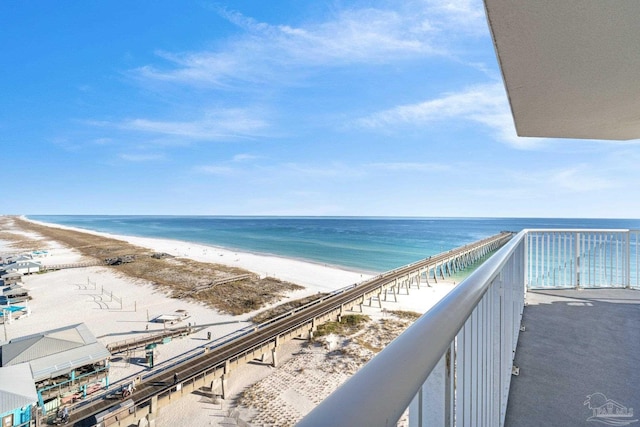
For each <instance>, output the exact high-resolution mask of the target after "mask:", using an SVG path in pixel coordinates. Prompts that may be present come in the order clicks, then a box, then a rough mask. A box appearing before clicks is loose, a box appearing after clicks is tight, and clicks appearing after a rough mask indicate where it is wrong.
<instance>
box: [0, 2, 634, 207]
mask: <svg viewBox="0 0 640 427" xmlns="http://www.w3.org/2000/svg"><path fill="white" fill-rule="evenodd" d="M0 28H1V29H2V30H1V32H0V51H1V52H2V67H0V91H1V93H2V97H1V101H0V144H1V147H2V154H1V158H2V162H1V164H2V170H3V177H4V188H5V197H3V202H2V205H1V206H2V207H1V208H0V213H4V214H185V215H371V216H384V215H390V216H490V217H494V216H518V217H622V218H637V217H638V212H639V211H640V201H639V200H640V199H639V197H638V195H639V191H638V189H637V183H639V182H640V168H638V164H640V151H639V148H640V147H639V145H638V142H637V141H630V142H608V141H577V140H560V139H557V140H554V139H534V138H519V137H517V136H516V134H515V129H514V126H513V121H512V118H511V115H510V111H509V105H508V101H507V98H506V94H505V91H504V88H503V85H502V79H501V75H500V71H499V68H498V65H497V61H496V57H495V53H494V50H493V46H492V41H491V37H490V34H489V30H488V28H487V24H486V18H485V15H484V10H483V5H482V2H480V1H472V0H469V1H465V0H450V1H435V0H433V1H431V0H427V1H411V0H407V1H402V2H398V1H375V0H374V1H371V0H369V1H334V2H309V1H302V0H291V1H270V2H265V1H248V0H237V1H233V2H207V1H192V2H188V1H184V2H176V1H153V2H152V1H137V2H131V1H108V2H107V1H104V2H99V1H56V2H49V1H13V0H8V1H3V2H1V3H0Z"/></svg>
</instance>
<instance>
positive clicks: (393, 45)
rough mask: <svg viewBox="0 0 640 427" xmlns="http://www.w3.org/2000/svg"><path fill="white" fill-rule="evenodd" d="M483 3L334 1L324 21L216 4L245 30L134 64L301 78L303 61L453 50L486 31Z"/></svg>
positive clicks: (219, 80)
mask: <svg viewBox="0 0 640 427" xmlns="http://www.w3.org/2000/svg"><path fill="white" fill-rule="evenodd" d="M382 3H384V2H382ZM481 5H482V3H481V2H476V1H466V0H465V1H448V2H444V3H443V2H441V1H427V2H424V1H414V2H407V3H403V4H398V3H397V2H389V4H388V6H384V5H380V6H378V7H375V5H371V6H369V7H366V8H359V9H358V8H351V9H342V10H335V9H333V10H334V13H333V15H332V16H329V17H328V18H326V19H325V20H324V21H322V22H313V23H305V24H300V25H293V24H271V23H266V22H258V21H256V20H255V19H253V18H251V17H247V16H245V15H243V14H241V13H239V12H234V11H229V10H226V9H221V8H218V9H217V12H218V13H219V14H220V15H221V16H222V17H224V18H225V19H227V20H228V21H230V22H231V23H233V24H235V25H236V26H237V27H239V28H240V29H241V30H242V31H243V34H241V35H240V36H237V37H235V38H230V39H228V40H227V41H226V42H224V43H222V44H219V45H218V46H217V48H216V49H215V50H206V51H198V52H182V53H168V52H164V51H161V52H157V55H158V56H159V57H160V58H161V59H163V60H166V61H167V62H168V67H165V68H161V67H158V66H154V65H146V66H143V67H140V68H138V69H137V70H134V71H135V72H136V73H137V74H139V75H140V76H141V77H143V78H147V79H153V80H161V81H173V82H182V83H185V84H191V85H203V84H204V85H211V86H214V87H220V86H222V87H224V86H228V85H231V84H233V82H238V81H249V82H253V81H265V80H281V81H282V80H283V79H295V78H296V77H295V74H296V73H295V70H296V69H299V68H308V67H327V66H328V67H334V66H344V65H350V64H361V63H366V64H371V63H385V64H392V63H394V61H397V60H399V59H402V58H412V59H415V58H421V57H428V56H432V55H449V52H450V51H451V49H450V47H449V44H450V43H451V41H452V40H453V39H455V38H457V37H458V36H461V35H463V34H466V35H472V36H482V37H487V35H488V33H487V31H486V23H485V19H484V11H483V8H482V6H481Z"/></svg>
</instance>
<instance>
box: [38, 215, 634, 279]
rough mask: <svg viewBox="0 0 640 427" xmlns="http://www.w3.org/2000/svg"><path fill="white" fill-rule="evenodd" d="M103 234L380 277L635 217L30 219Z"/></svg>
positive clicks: (624, 224)
mask: <svg viewBox="0 0 640 427" xmlns="http://www.w3.org/2000/svg"><path fill="white" fill-rule="evenodd" d="M28 217H29V218H30V219H34V220H37V221H43V222H49V223H55V224H61V225H67V226H72V227H78V228H84V229H89V230H95V231H102V232H107V233H114V234H121V235H130V236H142V237H156V238H162V239H175V240H181V241H188V242H194V243H202V244H207V245H212V246H219V247H225V248H229V249H235V250H238V251H244V252H254V253H264V254H273V255H279V256H284V257H289V258H298V259H303V260H308V261H312V262H319V263H324V264H330V265H335V266H339V267H344V268H348V269H355V270H361V271H368V272H383V271H387V270H391V269H394V268H396V267H399V266H401V265H405V264H408V263H411V262H414V261H417V260H419V259H422V258H425V257H428V256H430V255H434V254H437V253H439V252H442V251H446V250H449V249H453V248H455V247H458V246H462V245H464V244H467V243H471V242H473V241H476V240H479V239H482V238H484V237H488V236H491V235H493V234H496V233H499V232H500V231H520V230H522V229H523V228H630V229H640V219H566V218H560V219H555V218H366V217H218V216H86V215H54V216H44V215H29V216H28Z"/></svg>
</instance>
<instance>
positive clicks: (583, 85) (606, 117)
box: [485, 0, 640, 140]
mask: <svg viewBox="0 0 640 427" xmlns="http://www.w3.org/2000/svg"><path fill="white" fill-rule="evenodd" d="M485 7H486V11H487V17H488V19H489V25H490V27H491V32H492V34H493V40H494V44H495V46H496V51H497V55H498V61H499V63H500V67H501V68H502V74H503V78H504V82H505V85H506V88H507V93H508V96H509V101H510V104H511V111H512V113H513V116H514V119H515V124H516V129H517V132H518V135H520V136H538V137H558V138H586V139H618V140H626V139H636V138H640V0H485Z"/></svg>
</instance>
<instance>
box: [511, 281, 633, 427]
mask: <svg viewBox="0 0 640 427" xmlns="http://www.w3.org/2000/svg"><path fill="white" fill-rule="evenodd" d="M639 320H640V291H638V290H632V289H583V290H575V289H563V290H558V289H553V290H551V289H550V290H536V291H529V292H528V294H527V306H526V307H525V309H524V316H523V324H524V326H525V331H524V332H521V333H520V338H519V342H518V348H517V350H516V356H515V361H514V363H515V365H516V366H518V367H519V368H520V373H519V375H518V376H513V377H512V379H511V390H510V392H509V400H508V405H507V413H506V420H505V425H506V426H507V427H529V426H531V427H534V426H535V427H538V426H567V427H570V426H585V425H638V424H640V422H639V421H638V419H639V418H640V414H633V411H634V408H635V410H638V408H640V321H639Z"/></svg>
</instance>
